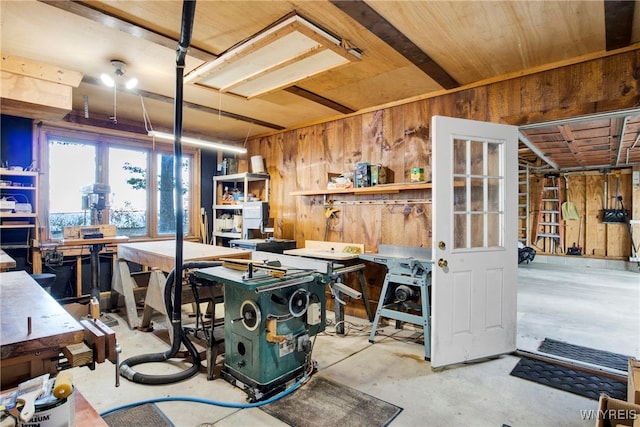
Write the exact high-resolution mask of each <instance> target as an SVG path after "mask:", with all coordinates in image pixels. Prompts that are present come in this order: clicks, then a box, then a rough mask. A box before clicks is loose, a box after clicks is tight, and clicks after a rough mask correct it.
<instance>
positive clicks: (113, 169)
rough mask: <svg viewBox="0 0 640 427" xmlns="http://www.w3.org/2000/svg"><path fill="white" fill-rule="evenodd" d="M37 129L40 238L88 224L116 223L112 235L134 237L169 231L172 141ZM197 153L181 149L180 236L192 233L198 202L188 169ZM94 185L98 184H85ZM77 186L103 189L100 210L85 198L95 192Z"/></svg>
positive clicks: (172, 214)
mask: <svg viewBox="0 0 640 427" xmlns="http://www.w3.org/2000/svg"><path fill="white" fill-rule="evenodd" d="M43 134H44V135H45V138H46V139H44V140H46V142H47V143H46V144H44V147H41V149H42V150H43V151H42V152H41V155H42V157H41V158H43V159H47V161H46V168H44V170H43V172H45V174H44V179H45V183H46V184H45V192H44V193H45V195H44V197H41V198H43V199H44V200H43V201H44V203H45V204H46V203H48V209H46V212H48V214H45V217H44V218H43V220H44V222H43V224H44V225H45V226H44V228H45V234H44V235H43V238H46V236H47V235H48V236H49V237H50V238H53V239H56V238H62V237H63V232H64V227H66V226H79V225H93V224H113V225H116V227H117V234H118V235H125V236H129V237H134V238H135V237H150V238H155V237H163V236H165V237H168V236H170V235H172V234H175V225H176V224H175V217H176V215H175V206H174V205H175V200H174V199H175V196H174V189H175V178H174V166H173V159H174V156H173V146H172V145H170V144H158V143H156V144H155V145H152V144H151V143H150V142H149V141H148V140H146V138H144V139H143V138H140V139H139V140H138V139H137V138H135V137H134V138H126V139H125V138H123V137H122V136H120V135H118V136H110V135H102V134H97V133H96V134H92V133H87V132H76V131H72V130H67V129H58V128H46V129H43ZM41 140H43V139H42V138H41ZM197 154H198V150H191V149H188V148H187V149H185V148H183V155H182V198H183V206H182V207H181V208H182V209H183V232H184V234H185V237H187V236H190V235H191V236H192V235H194V234H195V230H194V228H195V227H194V224H195V223H196V222H197V218H198V212H195V209H196V208H197V207H198V206H199V205H200V200H199V199H200V197H199V194H196V192H194V191H193V185H194V184H193V179H192V177H193V176H197V175H195V174H196V173H198V174H199V171H194V170H193V169H194V167H199V162H198V161H195V160H197V157H196V155H197ZM94 184H98V185H100V187H98V186H94V187H91V186H93V185H94ZM107 186H108V187H107ZM83 187H90V188H101V189H108V194H106V195H105V196H104V197H105V204H106V208H105V209H104V210H103V211H102V210H100V204H99V203H98V204H96V203H95V201H96V200H97V199H95V198H91V197H97V196H87V195H86V194H83V192H82V191H81V189H82V188H83ZM43 206H45V207H46V205H43ZM97 211H100V215H97V214H96V212H97ZM47 216H48V217H47ZM194 219H195V220H194ZM46 230H48V234H47V233H46Z"/></svg>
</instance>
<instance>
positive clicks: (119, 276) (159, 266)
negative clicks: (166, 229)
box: [111, 240, 251, 331]
mask: <svg viewBox="0 0 640 427" xmlns="http://www.w3.org/2000/svg"><path fill="white" fill-rule="evenodd" d="M182 250H183V262H190V261H216V260H219V259H220V258H244V259H250V258H251V251H248V250H245V249H234V248H227V247H223V246H214V245H206V244H203V243H196V242H183V247H182ZM175 252H176V242H175V240H156V241H150V242H136V243H124V244H121V245H118V259H117V263H116V264H117V265H116V268H115V271H114V274H113V277H112V282H111V292H112V300H111V306H112V307H113V306H114V305H115V304H116V303H117V298H115V297H116V295H115V294H114V292H116V293H118V294H120V295H122V296H123V297H124V304H125V309H126V312H127V321H128V323H129V327H130V328H132V329H134V328H136V327H139V328H140V329H141V330H144V329H149V326H150V324H151V316H152V314H153V311H154V310H156V311H158V312H160V313H162V314H164V315H165V316H167V315H168V314H170V313H167V312H166V309H165V306H164V288H165V284H166V277H165V274H168V273H169V272H171V270H173V268H174V265H175ZM127 262H132V263H135V264H139V265H141V266H144V267H147V268H149V269H151V271H150V276H149V282H148V285H147V289H146V297H145V301H144V304H145V305H144V310H143V314H142V320H140V319H139V317H138V311H137V308H136V300H135V296H134V290H135V289H136V288H137V285H136V282H135V281H134V279H133V277H132V276H131V270H130V269H129V265H128V264H127ZM167 324H169V323H167ZM169 330H170V331H171V328H169Z"/></svg>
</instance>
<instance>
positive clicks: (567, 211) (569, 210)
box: [562, 175, 581, 221]
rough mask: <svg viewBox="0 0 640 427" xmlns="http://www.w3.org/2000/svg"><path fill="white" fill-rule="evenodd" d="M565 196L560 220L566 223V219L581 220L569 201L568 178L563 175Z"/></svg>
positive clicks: (573, 204) (573, 205)
mask: <svg viewBox="0 0 640 427" xmlns="http://www.w3.org/2000/svg"><path fill="white" fill-rule="evenodd" d="M564 186H565V196H564V199H565V201H564V203H562V218H563V219H564V220H565V221H566V220H568V219H581V217H580V214H578V209H577V208H576V205H575V203H573V202H572V201H570V200H569V177H568V176H567V175H564Z"/></svg>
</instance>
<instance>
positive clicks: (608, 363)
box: [538, 338, 632, 372]
mask: <svg viewBox="0 0 640 427" xmlns="http://www.w3.org/2000/svg"><path fill="white" fill-rule="evenodd" d="M538 351H540V352H542V353H547V354H553V355H555V356H562V357H565V358H567V359H571V360H577V361H580V362H586V363H591V364H593V365H597V366H605V367H607V368H611V369H617V370H618V371H622V372H627V369H628V368H627V367H628V365H629V362H628V360H629V358H632V357H631V356H626V355H624V354H618V353H611V352H609V351H604V350H596V349H594V348H589V347H582V346H579V345H575V344H567V343H566V342H562V341H556V340H554V339H551V338H545V339H544V341H542V343H541V344H540V347H538Z"/></svg>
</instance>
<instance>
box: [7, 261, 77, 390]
mask: <svg viewBox="0 0 640 427" xmlns="http://www.w3.org/2000/svg"><path fill="white" fill-rule="evenodd" d="M0 294H1V295H2V298H0V313H2V316H0V343H1V344H0V354H1V357H0V359H1V360H2V370H1V371H0V376H1V378H2V381H1V387H2V389H8V388H11V387H15V386H17V385H18V383H19V382H21V381H23V380H25V379H29V378H34V377H36V376H38V375H42V374H44V373H47V372H49V373H51V374H55V373H56V372H57V371H56V361H55V360H53V361H52V360H51V359H52V358H56V357H57V356H58V355H59V354H60V352H61V350H62V348H63V347H66V346H69V345H71V344H77V343H81V342H83V340H84V328H83V327H82V325H81V324H80V323H79V322H78V321H76V319H74V318H73V316H71V314H69V313H68V312H67V311H66V310H65V309H64V308H62V306H61V305H60V304H59V303H58V302H57V301H56V300H55V299H53V297H52V296H51V295H49V294H48V293H47V292H46V291H45V290H44V289H43V288H42V287H41V286H40V285H39V284H38V283H37V282H36V281H35V280H33V279H32V278H31V276H30V275H29V274H28V273H27V272H25V271H10V272H5V273H0Z"/></svg>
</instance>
